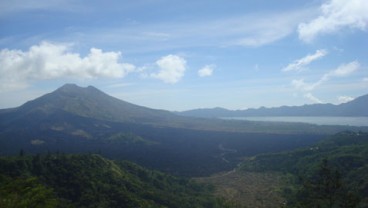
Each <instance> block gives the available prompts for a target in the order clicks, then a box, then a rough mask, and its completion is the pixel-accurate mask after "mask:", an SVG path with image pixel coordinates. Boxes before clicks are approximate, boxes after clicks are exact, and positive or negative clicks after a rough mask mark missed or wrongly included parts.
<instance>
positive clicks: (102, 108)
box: [13, 84, 178, 122]
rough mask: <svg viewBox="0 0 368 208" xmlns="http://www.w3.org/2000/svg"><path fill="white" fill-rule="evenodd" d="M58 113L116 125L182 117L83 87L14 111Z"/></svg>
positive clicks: (65, 88)
mask: <svg viewBox="0 0 368 208" xmlns="http://www.w3.org/2000/svg"><path fill="white" fill-rule="evenodd" d="M55 110H63V111H65V112H69V113H72V114H76V115H79V116H82V117H87V118H94V119H100V120H107V121H115V122H127V121H129V122H145V121H152V120H161V121H166V120H169V119H170V118H173V117H178V116H177V115H174V114H172V113H171V112H169V111H164V110H155V109H151V108H147V107H143V106H139V105H135V104H132V103H129V102H126V101H123V100H120V99H117V98H115V97H112V96H110V95H108V94H106V93H104V92H102V91H100V90H99V89H97V88H95V87H93V86H88V87H79V86H77V85H75V84H65V85H63V86H62V87H60V88H58V89H56V90H55V91H53V92H51V93H48V94H45V95H43V96H41V97H39V98H36V99H34V100H32V101H28V102H26V103H25V104H23V105H21V106H19V107H18V108H15V109H13V111H19V112H22V113H31V112H32V111H39V112H41V113H45V114H50V113H52V112H54V111H55Z"/></svg>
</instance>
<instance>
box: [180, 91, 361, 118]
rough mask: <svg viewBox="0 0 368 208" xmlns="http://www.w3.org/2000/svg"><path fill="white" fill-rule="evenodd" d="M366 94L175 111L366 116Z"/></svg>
mask: <svg viewBox="0 0 368 208" xmlns="http://www.w3.org/2000/svg"><path fill="white" fill-rule="evenodd" d="M367 104H368V94H366V95H363V96H360V97H357V98H356V99H354V100H352V101H350V102H347V103H342V104H338V105H334V104H331V103H325V104H310V105H302V106H280V107H271V108H266V107H260V108H256V109H254V108H251V109H246V110H228V109H225V108H220V107H216V108H202V109H193V110H187V111H181V112H177V114H178V115H182V116H192V117H203V118H219V117H246V116H368V108H366V107H365V106H367Z"/></svg>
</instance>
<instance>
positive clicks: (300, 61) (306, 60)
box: [282, 50, 327, 72]
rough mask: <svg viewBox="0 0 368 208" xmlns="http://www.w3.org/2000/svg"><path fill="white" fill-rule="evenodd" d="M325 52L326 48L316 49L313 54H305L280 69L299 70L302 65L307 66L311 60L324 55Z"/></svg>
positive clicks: (285, 70)
mask: <svg viewBox="0 0 368 208" xmlns="http://www.w3.org/2000/svg"><path fill="white" fill-rule="evenodd" d="M326 54H327V51H326V50H317V51H316V52H315V53H314V54H308V55H307V56H305V57H303V58H301V59H297V60H295V61H294V62H293V63H291V64H289V65H287V66H286V67H285V68H283V69H282V71H284V72H287V71H300V70H301V69H303V67H305V66H307V65H308V64H310V63H311V62H313V61H315V60H317V59H320V58H322V57H324V56H325V55H326Z"/></svg>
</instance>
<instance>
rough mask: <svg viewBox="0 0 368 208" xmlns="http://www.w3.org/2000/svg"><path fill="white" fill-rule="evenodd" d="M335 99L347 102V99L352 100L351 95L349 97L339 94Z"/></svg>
mask: <svg viewBox="0 0 368 208" xmlns="http://www.w3.org/2000/svg"><path fill="white" fill-rule="evenodd" d="M337 99H338V101H339V103H347V102H349V101H352V100H354V98H353V97H349V96H339V97H338V98H337Z"/></svg>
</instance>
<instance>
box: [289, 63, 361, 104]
mask: <svg viewBox="0 0 368 208" xmlns="http://www.w3.org/2000/svg"><path fill="white" fill-rule="evenodd" d="M359 68H360V64H359V62H357V61H353V62H350V63H347V64H341V65H340V66H339V67H337V68H336V69H334V70H331V71H329V72H327V73H325V74H324V75H322V76H321V78H320V79H319V80H318V81H316V82H311V83H306V82H305V81H304V79H294V80H292V81H291V86H292V87H293V88H294V89H295V90H296V91H299V92H302V93H304V97H305V98H307V99H308V100H310V101H312V102H313V103H323V102H322V101H321V100H320V99H318V98H317V97H315V96H313V95H312V93H311V92H313V91H314V90H315V89H316V88H317V87H319V86H320V85H322V84H323V83H325V82H327V81H328V80H330V79H331V78H333V77H346V76H349V75H350V74H352V73H353V72H355V71H356V70H358V69H359ZM350 100H351V98H350V97H346V96H341V97H339V101H340V102H347V101H350Z"/></svg>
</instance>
